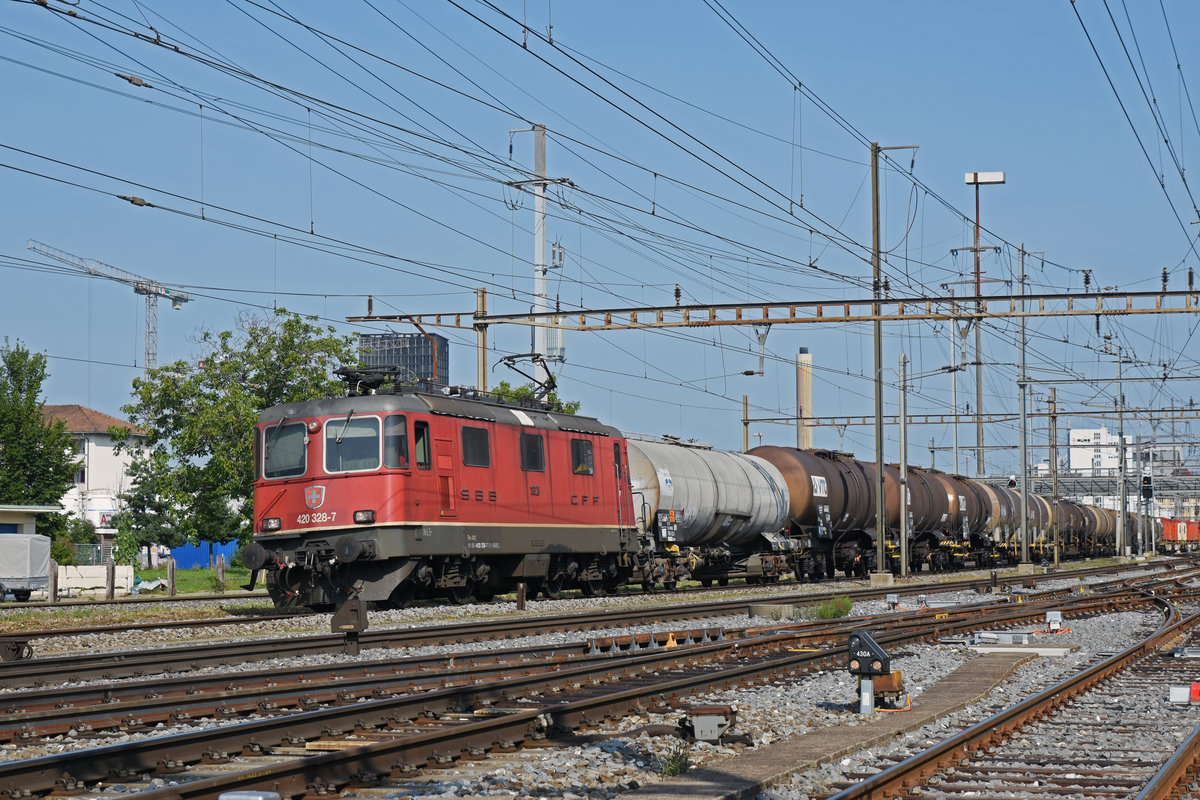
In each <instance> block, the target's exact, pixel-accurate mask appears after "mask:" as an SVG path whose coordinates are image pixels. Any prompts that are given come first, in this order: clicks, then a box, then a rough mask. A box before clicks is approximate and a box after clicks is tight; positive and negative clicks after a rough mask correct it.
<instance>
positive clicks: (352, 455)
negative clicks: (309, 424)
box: [325, 415, 379, 472]
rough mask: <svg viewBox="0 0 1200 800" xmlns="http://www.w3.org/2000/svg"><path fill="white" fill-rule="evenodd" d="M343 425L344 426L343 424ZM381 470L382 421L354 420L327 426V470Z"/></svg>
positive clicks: (330, 422) (333, 422) (370, 419)
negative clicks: (380, 426)
mask: <svg viewBox="0 0 1200 800" xmlns="http://www.w3.org/2000/svg"><path fill="white" fill-rule="evenodd" d="M339 423H340V424H339ZM368 469H379V418H378V417H350V416H349V415H347V418H346V420H345V421H344V422H343V421H341V420H336V421H335V420H330V421H329V423H328V424H327V425H326V426H325V471H326V472H360V471H362V470H368Z"/></svg>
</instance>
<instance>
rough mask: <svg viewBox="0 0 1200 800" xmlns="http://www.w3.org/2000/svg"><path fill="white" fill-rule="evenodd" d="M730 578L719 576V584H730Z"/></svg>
mask: <svg viewBox="0 0 1200 800" xmlns="http://www.w3.org/2000/svg"><path fill="white" fill-rule="evenodd" d="M728 585H729V578H717V586H728Z"/></svg>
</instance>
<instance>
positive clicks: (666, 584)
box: [663, 581, 679, 592]
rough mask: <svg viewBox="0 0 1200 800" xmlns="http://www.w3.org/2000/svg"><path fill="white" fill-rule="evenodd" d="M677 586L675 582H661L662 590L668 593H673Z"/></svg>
mask: <svg viewBox="0 0 1200 800" xmlns="http://www.w3.org/2000/svg"><path fill="white" fill-rule="evenodd" d="M678 585H679V584H678V582H676V581H663V588H664V589H666V590H667V591H668V592H673V591H675V587H676V586H678Z"/></svg>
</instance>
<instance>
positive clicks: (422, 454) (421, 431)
mask: <svg viewBox="0 0 1200 800" xmlns="http://www.w3.org/2000/svg"><path fill="white" fill-rule="evenodd" d="M413 457H414V458H416V460H417V469H429V468H430V467H431V466H433V456H432V454H431V453H430V451H429V423H428V422H414V423H413Z"/></svg>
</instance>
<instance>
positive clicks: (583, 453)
mask: <svg viewBox="0 0 1200 800" xmlns="http://www.w3.org/2000/svg"><path fill="white" fill-rule="evenodd" d="M595 471H596V470H595V466H594V464H593V461H592V443H591V442H589V441H588V440H587V439H572V440H571V472H574V473H575V474H576V475H591V474H593V473H594V472H595Z"/></svg>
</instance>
